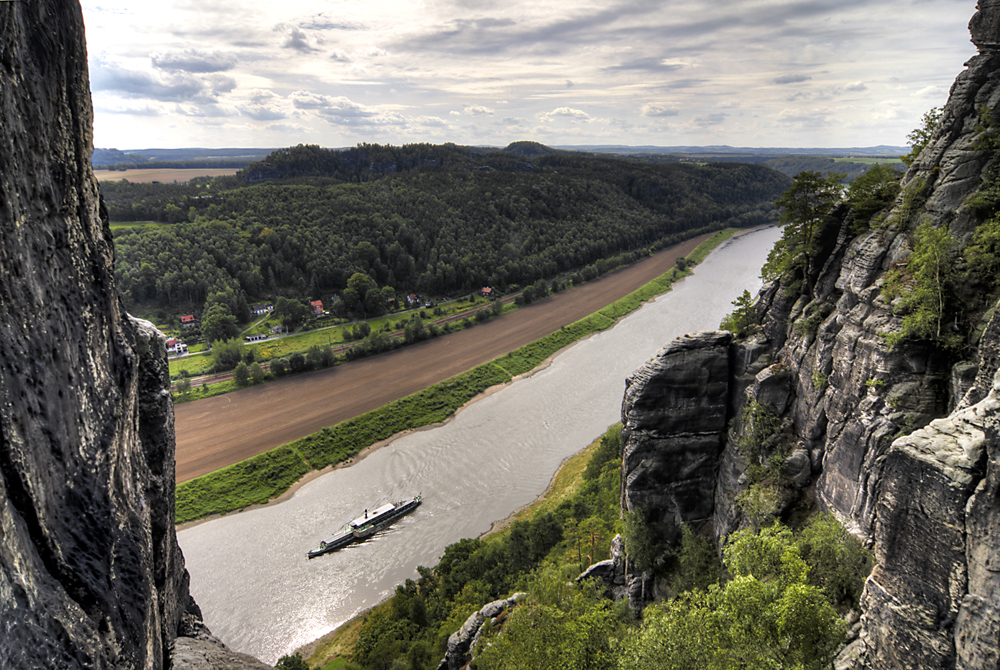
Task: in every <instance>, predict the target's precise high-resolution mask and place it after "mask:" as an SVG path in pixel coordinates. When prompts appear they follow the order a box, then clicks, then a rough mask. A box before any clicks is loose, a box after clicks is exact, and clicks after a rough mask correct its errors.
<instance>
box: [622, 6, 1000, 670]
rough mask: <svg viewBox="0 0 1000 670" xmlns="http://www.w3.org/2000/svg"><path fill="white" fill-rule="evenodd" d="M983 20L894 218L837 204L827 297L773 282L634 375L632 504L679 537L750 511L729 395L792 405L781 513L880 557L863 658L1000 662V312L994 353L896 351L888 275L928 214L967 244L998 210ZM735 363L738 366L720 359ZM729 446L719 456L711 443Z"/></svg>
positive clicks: (628, 461) (999, 13)
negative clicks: (794, 514) (981, 206)
mask: <svg viewBox="0 0 1000 670" xmlns="http://www.w3.org/2000/svg"><path fill="white" fill-rule="evenodd" d="M970 30H971V32H972V37H973V41H974V42H975V44H976V45H977V46H978V47H979V50H980V53H979V54H978V55H977V56H975V57H974V58H972V59H971V60H970V61H969V63H968V64H967V69H966V70H965V71H964V72H963V73H962V74H961V75H960V76H959V77H958V79H957V80H956V82H955V84H954V85H953V87H952V90H951V96H950V99H949V101H948V103H947V105H946V106H945V108H944V110H943V114H942V119H941V123H940V124H939V126H938V128H937V130H936V131H935V133H934V135H933V137H932V139H931V141H930V142H929V144H928V145H927V146H926V147H925V148H924V150H923V151H922V153H921V154H920V156H919V157H918V158H917V160H916V161H915V162H914V164H913V165H912V166H911V168H910V170H909V172H908V173H907V175H906V176H905V177H904V179H903V182H902V191H901V194H900V196H899V198H898V199H897V201H896V203H895V206H894V207H893V208H892V209H891V210H890V211H888V212H884V213H883V215H884V219H883V221H884V223H883V224H882V225H880V226H876V227H873V228H872V229H871V230H869V231H868V232H867V233H864V234H862V235H860V236H855V235H854V234H853V233H852V232H851V223H852V222H851V221H850V220H849V217H848V216H847V212H846V211H840V212H838V216H840V227H839V232H837V234H836V235H831V236H830V237H829V239H828V240H826V241H825V242H824V244H825V245H826V247H825V251H824V259H825V260H824V262H821V263H820V264H819V265H822V267H818V268H816V272H815V276H814V277H812V278H811V279H812V281H811V282H810V284H811V285H812V286H813V287H814V292H813V294H812V295H810V296H805V297H803V296H802V295H801V292H800V291H799V292H796V291H793V290H788V289H787V287H784V286H780V285H778V284H777V283H772V284H770V285H767V286H765V288H764V289H763V290H762V291H761V294H760V296H759V298H758V316H759V321H760V323H761V331H760V333H759V334H758V335H756V336H755V338H754V339H752V340H749V341H745V342H741V341H736V342H733V343H731V344H729V345H728V347H723V349H724V351H720V350H718V347H716V346H715V345H714V344H711V342H713V341H714V340H715V339H716V338H718V334H715V333H711V334H703V335H699V336H696V337H690V338H685V339H686V340H687V344H684V345H683V346H681V349H682V350H683V351H684V354H683V355H684V356H686V357H688V358H690V360H691V363H690V364H686V363H684V362H683V361H682V360H681V359H680V358H678V359H677V360H678V362H677V366H678V367H679V369H677V370H672V371H671V372H670V376H671V377H672V378H673V379H674V380H677V381H670V379H668V378H667V377H666V375H665V370H666V369H667V368H669V367H670V366H669V364H667V363H666V360H667V358H666V355H665V352H666V351H668V350H669V347H668V348H667V349H664V350H661V352H658V353H657V355H656V357H655V359H654V361H653V362H651V363H649V364H647V365H645V366H643V367H642V368H640V369H639V370H638V371H637V372H636V374H635V375H633V376H632V377H630V379H629V382H628V385H627V390H626V394H625V401H624V405H623V414H622V420H623V423H624V430H623V437H625V438H626V439H625V442H624V446H623V448H624V463H623V472H624V473H625V475H624V481H623V484H624V485H625V490H624V491H623V507H624V508H628V509H632V508H633V507H642V508H644V509H645V510H646V511H647V512H648V513H649V515H650V516H651V517H653V518H655V519H657V520H659V521H660V525H659V529H660V532H661V536H662V539H664V540H666V541H668V542H669V541H673V539H674V538H676V536H677V528H678V524H679V523H682V522H683V523H688V524H698V523H703V524H704V523H707V522H709V521H710V522H711V523H712V525H713V528H714V531H715V533H716V535H717V536H718V537H723V536H725V535H727V534H729V533H731V532H732V531H734V530H735V529H737V528H739V527H740V526H741V525H742V524H744V523H746V521H745V519H744V518H743V514H742V512H741V510H740V508H739V507H738V506H737V505H736V504H735V502H736V500H737V497H738V496H739V495H740V494H741V493H742V492H743V491H744V490H746V478H745V476H744V473H745V472H746V468H747V463H745V462H744V461H743V459H742V457H741V456H740V454H739V451H738V450H737V449H736V443H737V442H738V441H739V440H740V439H741V438H742V437H743V436H745V434H746V428H747V427H746V426H742V427H737V429H736V430H734V431H733V432H732V433H731V434H729V435H727V434H726V432H725V428H724V427H723V428H718V426H719V423H720V421H719V420H718V417H717V416H716V413H717V411H718V408H719V407H720V406H721V403H722V401H721V400H720V399H721V398H723V397H727V398H728V404H727V405H726V407H727V410H726V413H725V415H724V420H725V421H733V420H734V419H739V418H740V416H741V407H742V406H744V405H745V404H746V403H747V402H749V401H751V400H752V401H754V402H755V403H758V404H759V405H761V406H764V407H767V408H768V409H769V410H771V411H772V412H773V413H774V414H775V415H776V416H777V419H778V420H780V421H781V429H780V433H781V435H780V441H782V443H783V447H784V450H785V451H784V453H786V454H790V456H789V457H788V458H787V459H786V460H785V462H784V466H783V469H782V471H783V474H784V475H785V477H786V479H787V482H788V483H787V487H788V490H789V491H791V492H792V493H791V494H790V496H786V497H785V498H784V499H779V500H777V501H776V503H775V504H776V508H775V510H774V511H775V512H776V513H779V514H780V513H782V511H783V510H787V507H788V505H789V504H791V503H792V502H794V501H796V500H797V501H798V502H800V503H801V502H803V501H805V502H810V501H811V502H812V503H813V504H815V505H817V506H818V507H820V508H821V509H824V510H827V511H830V512H832V513H834V514H835V515H837V516H838V517H839V518H840V519H841V520H842V521H843V522H844V523H845V524H846V525H847V526H848V528H849V529H851V530H852V531H853V532H854V533H855V534H857V535H858V536H859V537H861V538H863V539H864V540H865V541H866V542H868V543H869V545H870V546H871V547H872V548H873V550H874V552H875V554H876V558H877V560H878V564H877V566H876V568H875V569H874V571H873V572H872V574H871V576H870V577H869V579H868V581H867V584H866V587H865V592H864V594H863V596H862V602H861V605H862V616H861V620H860V630H859V636H858V639H857V641H856V642H855V643H852V648H851V654H849V657H850V658H854V659H856V660H855V661H854V664H855V666H854V667H860V668H873V669H874V668H878V669H882V668H925V667H926V668H930V667H933V668H970V669H971V668H983V667H998V666H1000V577H998V575H1000V564H998V562H997V558H996V557H997V556H1000V470H998V459H1000V381H998V378H997V372H998V366H1000V353H998V352H1000V323H998V319H997V318H996V316H993V318H991V319H986V318H984V320H983V322H982V323H981V324H980V326H979V327H981V328H982V331H983V335H982V337H981V339H979V341H978V342H977V343H976V350H975V351H972V352H970V353H969V354H968V356H967V358H966V360H963V361H959V362H958V363H957V364H953V361H954V358H951V359H949V357H948V355H946V354H945V353H944V352H942V351H940V350H938V349H936V348H934V347H933V346H931V345H929V344H927V343H919V342H904V343H901V344H900V345H899V346H896V347H895V348H893V349H890V348H888V347H887V346H886V344H885V342H884V340H883V338H882V337H881V336H884V335H885V334H888V333H892V332H894V331H897V330H899V328H900V318H899V317H898V316H897V315H895V314H894V313H893V309H892V305H891V304H890V303H889V302H887V300H886V299H885V298H884V297H883V296H882V286H883V284H884V282H885V278H886V274H887V273H888V272H889V270H890V269H891V268H892V267H894V266H897V265H900V264H903V263H905V261H906V259H907V258H908V257H909V255H910V253H911V249H912V241H911V240H912V231H913V229H914V228H915V227H916V226H917V225H918V224H920V223H925V222H926V223H930V224H931V225H933V226H935V227H941V226H947V227H948V229H949V230H950V232H951V233H952V234H953V235H954V236H955V237H956V238H957V239H958V240H959V242H960V243H961V244H965V243H967V242H968V241H969V239H970V238H971V236H972V233H973V232H974V231H975V229H976V227H977V226H978V225H979V224H980V223H981V222H982V215H981V213H979V212H977V211H976V209H975V208H974V207H973V206H971V205H970V199H971V198H972V196H973V195H974V194H975V193H976V192H977V191H978V190H979V189H980V188H982V187H983V182H984V175H985V174H986V173H987V171H988V170H989V169H990V168H991V166H992V165H993V164H994V162H995V161H997V160H998V159H997V158H995V157H994V156H995V153H991V152H990V151H987V150H984V149H983V148H982V144H981V143H980V142H977V139H978V138H979V137H980V136H981V134H982V131H983V126H982V124H983V121H982V119H983V111H984V110H985V111H988V112H990V113H992V114H993V115H994V117H993V118H1000V116H998V114H1000V78H998V77H997V72H1000V2H996V1H995V0H991V1H989V2H986V1H983V2H980V3H979V11H978V12H977V13H976V15H975V17H974V18H973V20H972V22H971V24H970ZM995 311H996V310H995V309H994V313H995ZM973 325H974V327H975V324H973ZM689 345H690V346H689ZM691 346H694V347H695V349H696V350H693V349H691V348H690V347H691ZM722 361H728V365H729V368H728V371H727V372H721V371H719V370H717V369H716V366H717V365H720V364H721V362H722ZM709 370H711V371H712V372H711V375H712V377H713V378H715V379H718V378H725V379H727V380H728V386H726V387H725V388H721V387H715V386H712V385H710V384H705V385H704V386H703V388H702V389H699V390H698V393H699V394H701V395H698V397H696V398H691V397H687V396H686V394H688V393H690V392H691V391H692V390H693V389H695V388H696V385H693V384H692V383H690V378H691V377H692V376H694V375H703V374H708V371H709ZM660 378H662V379H664V380H665V381H663V382H662V383H661V382H660V381H658V380H659V379H660ZM710 387H711V391H710V392H709V388H710ZM673 404H676V405H677V406H678V408H679V411H677V412H675V411H674V410H673ZM696 407H700V408H704V409H699V410H696V411H691V410H692V408H696ZM661 417H667V418H665V419H661ZM685 417H687V418H685ZM674 418H676V419H677V421H676V422H674V421H672V420H671V419H674ZM688 420H689V421H690V423H689V424H688V425H687V426H685V425H684V423H683V422H684V421H688ZM738 423H739V422H738V421H737V422H735V423H734V424H733V425H737V426H738ZM709 425H711V426H714V427H716V428H714V429H708V426H709ZM712 430H717V432H714V433H713V432H712ZM688 434H691V435H698V439H697V440H695V439H693V438H689V437H687V435H688ZM671 435H672V436H676V437H670V436H671ZM677 440H681V441H686V443H685V444H684V446H683V447H678V445H677V444H676V441H677ZM720 442H721V444H723V445H724V447H722V448H721V449H719V450H718V452H717V453H718V455H717V456H714V457H713V456H712V451H711V449H710V448H708V449H706V448H703V446H702V445H709V444H717V443H720ZM769 446H770V445H765V450H766V449H767V448H769ZM681 449H684V450H687V449H691V450H692V451H691V453H690V454H688V453H684V454H682V455H680V456H679V454H678V452H679V451H680V450H681ZM765 455H766V454H765ZM694 472H697V473H698V474H697V475H696V476H692V473H694ZM696 488H697V489H699V490H696ZM681 491H683V496H680V494H679V492H681ZM699 496H700V497H699ZM678 500H683V503H681V502H678ZM706 504H709V507H706ZM706 520H707V521H706Z"/></svg>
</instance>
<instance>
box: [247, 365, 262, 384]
mask: <svg viewBox="0 0 1000 670" xmlns="http://www.w3.org/2000/svg"><path fill="white" fill-rule="evenodd" d="M264 377H265V374H264V368H262V367H261V366H260V363H256V362H255V363H253V364H252V365H251V366H250V381H251V382H253V383H254V384H260V383H261V382H262V381H264Z"/></svg>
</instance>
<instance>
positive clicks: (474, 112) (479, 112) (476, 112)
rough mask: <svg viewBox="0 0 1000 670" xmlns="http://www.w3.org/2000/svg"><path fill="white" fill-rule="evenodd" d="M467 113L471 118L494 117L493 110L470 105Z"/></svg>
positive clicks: (466, 109) (466, 110)
mask: <svg viewBox="0 0 1000 670" xmlns="http://www.w3.org/2000/svg"><path fill="white" fill-rule="evenodd" d="M465 113H466V114H468V115H470V116H493V110H492V109H490V108H489V107H483V106H482V105H468V106H467V107H466V108H465Z"/></svg>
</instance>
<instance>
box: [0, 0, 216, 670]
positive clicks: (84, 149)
mask: <svg viewBox="0 0 1000 670" xmlns="http://www.w3.org/2000/svg"><path fill="white" fill-rule="evenodd" d="M83 34H84V33H83V18H82V15H81V11H80V7H79V4H78V3H76V2H61V1H57V0H32V1H31V2H0V268H2V272H0V538H2V541H0V629H2V634H0V668H17V669H21V668H67V669H70V668H150V669H157V668H167V667H170V666H171V653H172V650H173V649H174V646H175V644H174V641H175V638H176V637H177V634H178V631H179V629H180V627H181V622H182V619H183V618H185V617H187V618H192V617H194V616H195V615H196V614H197V607H196V606H195V605H194V604H193V603H192V601H191V599H190V596H189V595H188V578H187V572H186V571H185V569H184V560H183V557H182V555H181V552H180V549H179V548H178V546H177V540H176V537H175V534H174V524H173V510H174V425H173V407H172V404H171V400H170V394H169V391H168V389H169V375H168V369H167V363H166V349H165V338H164V337H163V335H162V334H161V333H160V332H158V331H157V330H156V329H155V328H154V327H153V326H152V325H151V324H149V323H147V322H145V321H140V320H137V319H132V318H130V317H129V316H128V315H127V314H126V313H125V312H124V310H123V309H122V306H121V304H120V302H119V300H118V297H117V292H116V290H115V282H114V275H113V261H114V250H113V246H112V241H111V232H110V230H109V228H108V222H107V217H106V215H104V213H103V211H102V210H103V208H102V206H101V203H100V198H99V195H98V189H97V181H96V180H95V178H94V175H93V173H92V171H91V167H90V155H91V152H92V151H93V145H92V135H91V125H92V110H91V103H90V92H89V83H88V75H87V54H86V50H85V48H84V41H83Z"/></svg>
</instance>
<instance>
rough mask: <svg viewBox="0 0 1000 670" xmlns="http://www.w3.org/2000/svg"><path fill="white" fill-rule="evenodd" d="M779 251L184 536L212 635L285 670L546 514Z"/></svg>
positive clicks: (700, 270)
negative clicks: (649, 379) (442, 417)
mask: <svg viewBox="0 0 1000 670" xmlns="http://www.w3.org/2000/svg"><path fill="white" fill-rule="evenodd" d="M779 236H780V231H779V230H778V229H777V228H768V229H765V230H761V231H757V232H753V233H749V234H746V235H743V236H741V237H739V238H736V239H734V240H731V241H729V242H727V243H725V244H724V245H723V246H721V247H720V248H719V249H717V250H716V251H714V252H713V253H712V254H711V255H710V256H709V257H708V258H707V259H705V261H704V262H703V263H702V264H701V265H699V266H698V267H697V268H696V269H695V274H694V275H693V276H692V277H688V278H687V279H684V280H683V281H680V282H678V283H677V284H675V285H674V288H673V290H672V291H670V292H669V293H667V294H664V295H662V296H660V297H659V298H657V299H656V300H655V301H652V302H650V303H647V304H646V305H644V306H643V307H642V308H641V309H639V310H637V311H636V312H634V313H632V314H630V315H629V316H628V317H626V318H625V319H623V320H622V321H620V322H619V323H618V324H617V325H616V326H615V327H614V328H611V329H610V330H607V331H604V332H602V333H597V334H595V335H593V336H591V337H589V338H587V339H585V340H583V341H581V342H578V343H576V344H575V345H573V346H571V347H569V348H567V349H566V350H564V351H563V352H561V353H560V354H559V355H557V356H556V357H555V358H554V360H553V361H552V363H551V365H549V366H548V367H546V368H544V369H542V370H540V371H538V372H536V373H534V374H532V375H530V376H528V377H525V378H523V379H520V380H518V381H516V382H514V383H512V384H510V385H509V386H507V387H505V388H503V389H501V390H500V391H498V392H497V393H493V394H491V395H488V396H486V397H484V398H482V399H480V400H479V401H477V402H474V403H473V404H471V405H470V406H468V407H466V408H465V409H464V410H463V411H461V412H459V413H458V414H457V415H456V416H455V417H453V418H452V420H450V421H449V422H447V423H446V424H444V425H442V426H439V427H435V428H433V429H429V430H423V431H418V432H414V433H411V434H409V435H405V436H403V437H401V438H399V439H397V440H395V441H393V442H392V443H391V444H389V445H387V446H385V447H383V448H382V449H379V450H378V451H375V452H374V453H372V454H371V455H369V456H368V457H367V458H365V459H364V460H362V461H360V462H358V463H356V464H354V465H352V466H351V467H349V468H344V469H341V470H335V471H333V472H331V473H329V474H326V475H323V476H322V477H319V478H317V479H315V480H313V481H311V482H309V483H307V484H305V485H304V486H303V487H302V488H300V489H299V490H298V491H296V492H295V494H294V496H292V498H291V499H289V500H287V501H286V502H283V503H280V504H278V505H273V506H270V507H264V508H259V509H255V510H251V511H248V512H243V513H240V514H233V515H230V516H227V517H222V518H219V519H215V520H213V521H209V522H206V523H203V524H200V525H196V526H193V527H190V528H187V529H185V530H182V531H181V532H179V533H178V541H179V542H180V545H181V548H182V549H183V551H184V557H185V560H186V562H187V567H188V570H189V571H190V573H191V593H192V595H193V596H194V598H195V600H196V601H197V602H198V604H199V605H200V606H201V609H202V612H203V614H204V617H205V623H206V624H207V625H208V626H209V628H211V630H212V632H213V633H215V635H216V636H218V637H219V638H221V639H222V641H223V642H225V643H226V645H228V646H229V647H230V648H231V649H234V650H236V651H241V652H244V653H248V654H251V655H253V656H256V657H257V658H260V659H261V660H263V661H265V662H267V663H274V662H275V661H276V660H277V659H278V658H279V657H280V656H282V655H284V654H288V653H291V652H292V651H294V650H295V649H297V648H298V647H300V646H302V645H303V644H306V643H308V642H310V641H312V640H314V639H316V638H318V637H320V636H321V635H323V634H325V633H327V632H329V631H330V630H332V629H333V628H335V627H337V626H339V625H340V624H342V623H343V622H345V621H347V620H348V619H350V618H351V617H352V616H354V615H355V614H357V613H358V612H360V611H362V610H364V609H367V608H369V607H371V606H373V605H375V604H377V603H378V602H379V601H381V600H382V599H384V598H385V597H386V596H388V595H390V594H391V593H392V592H393V590H394V589H395V586H396V585H397V584H400V583H402V582H403V581H404V580H406V579H407V578H416V576H417V573H416V567H417V566H418V565H427V566H431V565H434V564H435V563H436V562H437V559H438V558H439V557H440V556H441V554H442V553H443V552H444V548H445V547H446V546H447V545H449V544H451V543H453V542H456V541H458V540H459V539H461V538H463V537H476V536H478V535H480V534H482V533H484V532H486V531H487V530H489V528H490V525H491V524H492V523H493V522H494V521H497V520H499V519H503V518H506V517H507V516H508V515H509V514H510V513H511V512H513V511H514V510H516V509H517V508H519V507H521V506H523V505H525V504H527V503H529V502H531V501H532V500H534V499H535V498H536V497H537V496H538V495H539V494H541V493H542V492H543V491H544V490H545V488H546V486H547V485H548V483H549V481H550V480H551V478H552V475H553V474H554V473H555V471H556V469H557V468H558V467H559V464H560V463H561V462H562V461H563V460H564V459H565V458H566V457H568V456H571V455H572V454H574V453H576V452H577V451H579V450H580V449H582V448H583V447H585V446H586V445H588V444H590V442H592V441H593V440H594V439H595V438H596V437H598V436H599V435H600V434H601V433H603V432H604V431H605V430H606V429H607V427H608V426H609V425H611V424H613V423H616V422H617V421H619V420H620V417H619V415H620V411H621V401H622V394H623V392H624V388H625V386H624V380H625V377H626V376H627V375H628V374H629V373H631V372H632V371H633V370H634V369H635V368H636V367H638V366H639V365H640V364H642V362H643V361H646V360H648V359H649V357H650V356H651V355H652V354H653V352H654V351H656V349H658V348H659V347H660V346H662V345H663V344H664V343H666V342H668V341H669V340H671V339H673V338H675V337H677V336H679V335H683V334H684V333H688V332H692V331H695V330H707V329H714V328H717V327H718V324H719V321H720V320H721V319H722V317H723V316H725V315H726V314H728V313H729V312H731V311H732V309H733V307H732V301H733V300H734V299H735V298H736V297H737V296H738V295H739V294H740V293H741V292H742V291H743V289H749V290H750V291H751V293H755V292H756V290H757V289H758V288H759V287H760V279H759V278H758V275H759V271H760V267H761V266H762V265H763V263H764V260H765V259H766V257H767V253H768V251H770V249H771V247H772V246H773V245H774V242H775V241H776V240H777V239H778V237H779ZM417 493H420V494H422V496H423V501H424V502H423V504H422V505H421V506H420V507H419V508H417V510H416V511H415V512H413V513H412V514H410V515H409V516H406V517H404V518H403V519H401V520H400V521H397V522H396V523H395V524H394V525H392V526H391V527H390V528H388V529H387V530H384V531H382V532H380V533H378V534H377V535H376V536H374V537H373V538H371V539H369V540H367V541H365V542H363V543H361V544H357V545H352V546H350V547H347V548H346V549H342V550H340V551H338V552H335V553H333V554H328V555H326V556H321V557H319V558H316V559H313V560H307V559H306V555H305V554H306V551H308V550H309V549H311V548H313V547H314V546H316V545H317V544H318V543H319V540H321V539H325V538H329V537H331V536H332V535H333V533H334V531H336V530H337V529H338V528H339V527H340V526H342V525H343V524H344V522H346V521H347V520H348V519H350V518H353V517H354V516H356V515H357V514H358V513H359V512H361V511H362V510H364V509H365V508H369V509H371V508H374V507H377V506H378V505H380V504H382V503H385V502H394V501H397V500H402V499H407V498H410V497H411V496H413V495H415V494H417Z"/></svg>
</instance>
